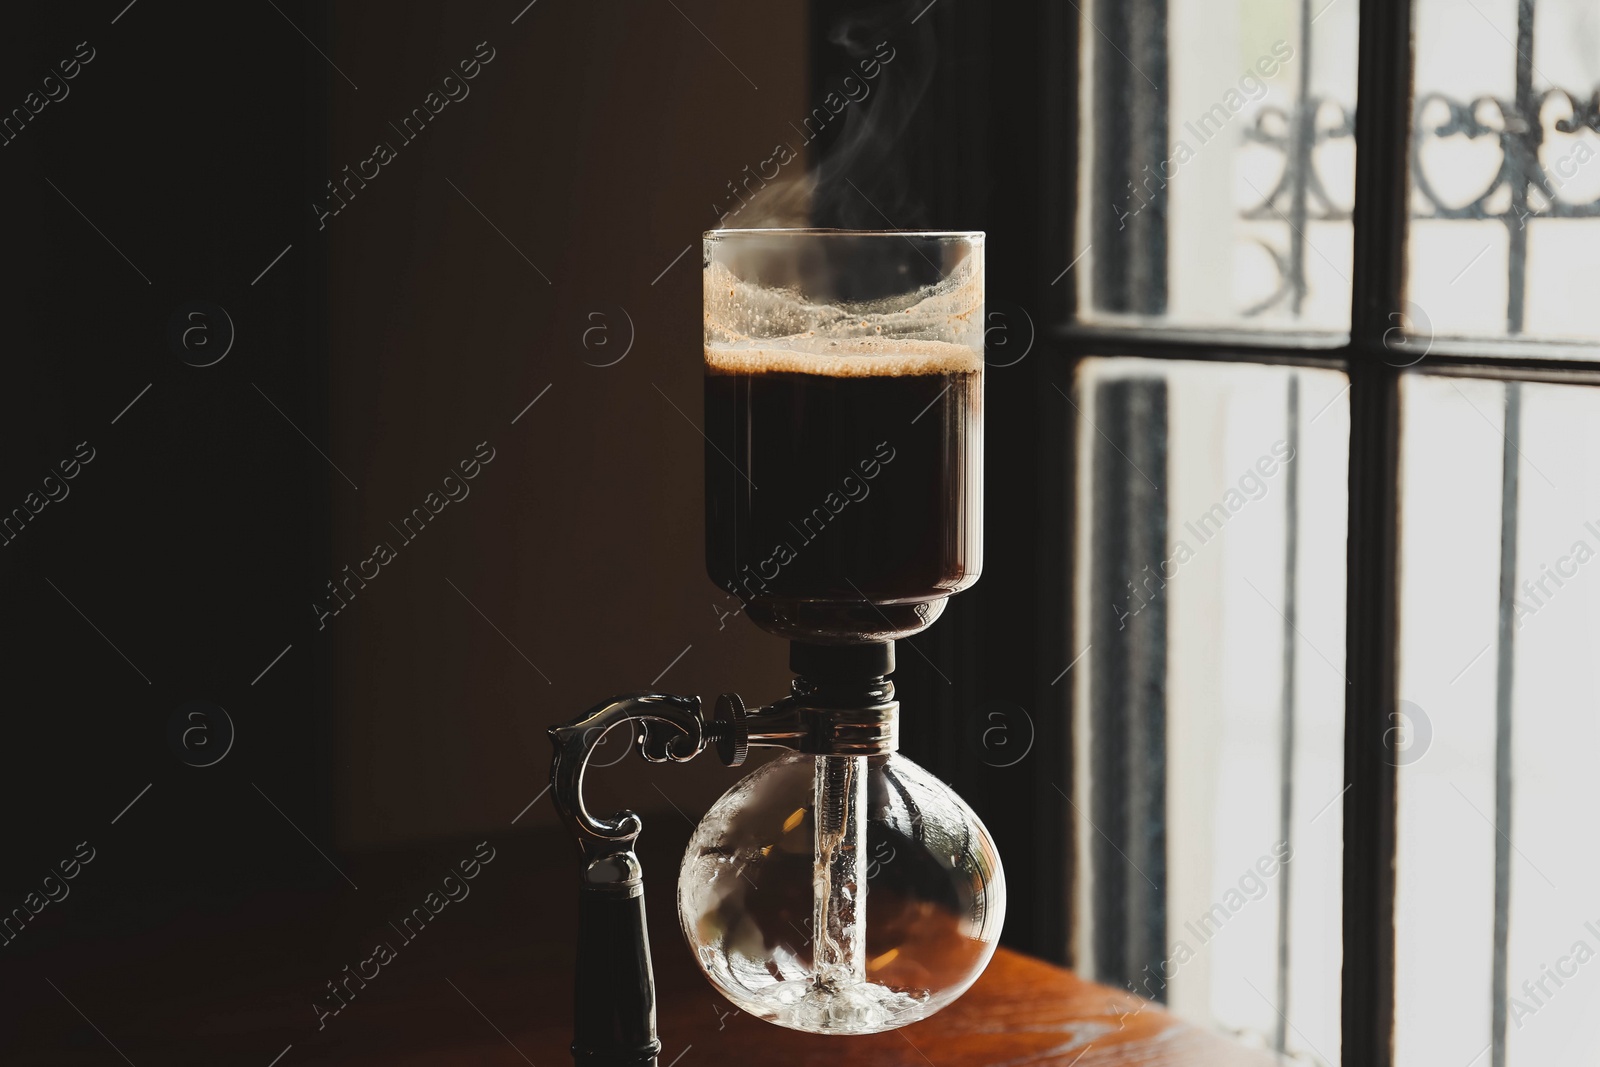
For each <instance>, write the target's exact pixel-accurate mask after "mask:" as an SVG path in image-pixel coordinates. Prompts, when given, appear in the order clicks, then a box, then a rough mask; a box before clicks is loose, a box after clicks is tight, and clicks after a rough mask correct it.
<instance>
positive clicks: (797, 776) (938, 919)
mask: <svg viewBox="0 0 1600 1067" xmlns="http://www.w3.org/2000/svg"><path fill="white" fill-rule="evenodd" d="M1005 899H1006V893H1005V876H1004V874H1003V873H1002V871H1001V868H1000V856H999V853H998V852H996V850H995V847H994V841H993V840H992V839H991V838H990V837H989V832H988V831H987V830H985V829H984V826H983V823H982V822H980V821H979V820H978V817H977V816H976V815H975V814H973V812H972V809H971V808H969V807H967V805H966V803H965V802H963V801H962V799H961V798H960V797H959V796H957V795H956V794H955V793H954V792H953V791H952V790H951V789H950V788H949V787H948V786H946V785H945V784H944V783H943V782H941V781H939V780H938V779H937V778H935V777H934V776H933V775H931V774H929V773H928V772H927V771H925V770H923V769H922V768H921V767H918V766H917V765H916V764H914V763H912V762H911V761H910V760H908V759H906V758H904V757H903V756H899V755H894V756H871V757H868V756H808V755H800V754H788V755H785V756H783V757H781V758H779V759H777V760H774V761H773V762H771V763H769V764H767V765H766V766H764V767H761V768H760V769H759V770H757V771H755V772H754V773H752V774H750V775H749V776H748V777H746V778H744V779H743V780H742V781H740V782H739V783H738V784H737V785H735V786H734V787H733V788H732V789H730V790H728V792H727V793H725V794H723V796H722V798H721V799H720V800H718V801H717V802H716V803H715V804H714V805H712V807H711V810H710V811H709V812H707V813H706V816H705V818H704V819H702V820H701V821H700V825H699V826H698V827H696V829H695V833H694V836H693V838H691V839H690V841H689V849H688V852H687V853H686V854H685V855H684V858H683V867H682V869H681V870H680V871H679V875H678V915H679V918H680V920H681V921H682V923H683V933H684V937H686V938H687V939H688V941H689V945H690V947H691V948H693V949H694V953H695V958H696V960H697V961H698V962H699V964H700V968H701V970H703V971H704V972H705V974H706V977H707V978H709V979H711V982H712V984H713V985H715V986H716V987H717V988H718V989H719V990H720V991H721V992H722V994H723V995H724V996H726V997H727V998H728V999H729V1000H731V1001H733V1003H734V1004H736V1005H737V1006H738V1007H739V1008H741V1009H742V1010H744V1011H748V1012H750V1013H751V1014H753V1015H756V1016H758V1017H760V1018H762V1019H766V1020H767V1021H769V1022H774V1023H777V1024H778V1025H780V1026H787V1027H789V1028H791V1029H794V1030H805V1031H809V1032H811V1033H819V1034H871V1033H877V1032H878V1031H880V1030H891V1029H894V1028H895V1027H898V1026H904V1025H906V1024H907V1023H912V1022H916V1021H917V1020H918V1019H924V1018H927V1017H928V1016H929V1015H932V1014H933V1013H934V1012H936V1011H938V1010H939V1009H940V1008H942V1007H944V1006H945V1005H946V1004H949V1003H950V1002H951V1001H953V1000H955V999H956V998H957V997H959V996H960V995H961V994H962V993H963V992H965V991H966V989H967V987H968V986H970V985H972V983H973V982H974V981H975V980H976V979H977V977H978V975H979V974H981V973H982V972H983V968H984V967H985V966H986V965H987V964H988V962H989V958H990V957H991V956H993V955H994V950H995V944H996V942H997V941H998V939H999V937H1000V928H1001V926H1002V924H1003V923H1004V921H1005Z"/></svg>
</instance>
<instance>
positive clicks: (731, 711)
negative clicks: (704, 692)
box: [711, 693, 750, 767]
mask: <svg viewBox="0 0 1600 1067" xmlns="http://www.w3.org/2000/svg"><path fill="white" fill-rule="evenodd" d="M711 733H712V736H713V737H714V738H715V739H716V742H717V758H718V759H719V760H721V761H722V765H723V766H725V767H738V766H740V765H741V764H743V763H744V761H745V757H746V756H748V755H750V726H749V724H748V723H746V722H745V710H744V700H743V698H741V697H740V696H739V694H738V693H723V694H722V695H721V696H719V697H717V706H716V710H715V711H713V712H712V729H711Z"/></svg>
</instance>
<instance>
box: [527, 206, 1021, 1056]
mask: <svg viewBox="0 0 1600 1067" xmlns="http://www.w3.org/2000/svg"><path fill="white" fill-rule="evenodd" d="M703 277H704V301H705V309H704V310H705V436H706V450H705V484H706V564H707V570H708V572H709V573H710V575H711V577H712V579H713V580H714V581H716V582H717V584H718V585H719V586H721V587H722V588H723V589H725V590H727V591H728V592H730V593H733V594H734V595H736V596H737V597H738V598H739V600H740V601H741V602H742V604H743V610H744V613H745V614H747V615H748V616H749V618H750V619H751V621H752V622H754V623H755V624H756V625H757V626H759V627H761V628H762V629H763V630H766V631H767V632H769V633H771V634H773V635H774V636H777V637H781V638H786V639H788V640H789V641H790V642H791V645H790V658H789V662H790V667H791V668H792V669H793V671H794V673H795V675H796V677H795V678H794V680H793V683H792V684H791V687H790V690H789V692H788V693H786V694H783V695H781V696H778V697H777V699H775V700H772V701H771V702H769V703H766V704H762V705H759V706H751V705H749V704H747V703H746V701H745V700H744V699H742V698H741V697H740V696H738V695H737V694H733V693H724V694H722V695H721V696H719V697H717V698H716V700H715V701H714V703H713V704H712V708H711V711H710V714H709V715H708V714H707V713H706V710H705V708H704V706H703V705H702V703H701V701H700V698H699V697H695V696H676V695H672V694H668V693H651V692H636V693H628V694H625V695H622V696H618V697H614V698H612V699H610V700H607V701H604V702H602V703H600V704H598V705H596V706H595V707H593V708H591V709H590V710H589V711H587V712H586V713H584V714H583V715H581V716H579V717H578V718H576V719H574V720H572V721H571V722H569V723H566V724H565V725H562V726H557V727H554V728H552V729H551V730H550V737H551V740H552V742H553V743H554V745H555V758H554V762H553V764H552V768H551V786H552V788H551V795H552V797H553V798H554V801H555V804H556V807H557V808H558V809H559V811H560V812H561V815H562V816H563V820H564V821H565V822H566V823H567V824H568V825H569V827H570V828H571V829H572V831H573V833H574V834H575V836H576V838H577V841H578V846H579V851H580V855H581V861H582V871H581V877H580V882H579V884H580V892H579V907H578V922H579V935H578V962H577V977H576V1010H575V1035H574V1041H573V1046H572V1049H573V1055H574V1058H575V1060H576V1061H577V1062H579V1063H585V1064H607V1065H611V1064H615V1065H624V1064H626V1065H636V1064H649V1065H654V1064H655V1063H656V1055H657V1053H658V1052H659V1050H660V1047H661V1045H660V1042H659V1040H657V1037H656V1028H655V992H654V980H653V977H652V973H651V965H650V949H649V943H648V939H647V935H646V928H645V913H644V889H643V880H642V871H641V869H640V864H639V860H638V857H637V856H636V855H635V854H634V851H633V845H634V841H635V839H636V838H637V837H638V835H639V832H640V830H641V821H640V819H639V816H638V815H637V814H635V813H634V812H631V811H622V812H617V813H614V814H596V813H593V812H591V811H589V810H588V809H587V808H586V807H585V805H584V801H583V777H584V768H585V765H586V763H587V761H588V759H589V756H590V754H591V753H592V752H593V750H594V748H595V747H596V746H597V745H598V744H599V743H600V740H601V738H602V736H604V735H605V733H606V732H607V731H608V730H612V729H617V730H627V731H630V732H631V734H632V739H633V744H634V746H635V747H637V749H638V751H639V754H640V755H642V756H643V757H644V758H645V759H646V760H650V761H652V762H664V761H673V762H683V761H686V760H689V759H692V758H694V757H695V756H697V755H699V754H700V753H701V752H703V751H705V750H706V749H708V748H714V749H715V750H716V754H717V756H718V758H719V759H720V760H721V761H722V762H723V763H724V764H725V765H727V766H729V767H738V766H739V765H741V764H742V763H743V762H744V761H745V759H746V756H747V755H748V754H749V752H750V750H751V749H752V748H758V747H766V748H774V749H779V750H781V755H780V756H779V757H778V758H776V759H774V760H772V761H770V762H768V763H766V764H764V765H763V766H761V767H760V768H759V769H757V770H756V771H755V772H753V773H752V774H750V775H748V776H747V777H745V778H744V779H743V780H741V781H739V782H738V783H736V784H735V785H734V786H733V788H732V789H730V790H729V791H728V792H727V793H726V794H724V795H723V797H722V798H721V799H720V800H718V801H717V802H716V804H714V805H713V806H712V808H711V810H710V811H708V812H707V813H706V815H705V817H704V818H703V819H702V820H701V822H700V824H699V826H698V827H697V828H696V830H695V832H694V835H693V837H692V838H691V840H690V842H689V847H688V850H687V852H686V854H685V856H684V859H683V865H682V868H681V870H680V872H679V879H678V911H679V917H680V919H681V921H682V927H683V934H684V937H685V939H686V940H687V941H688V944H689V947H690V949H691V950H692V951H693V953H694V955H695V959H696V960H697V962H698V963H699V965H700V968H701V970H702V971H703V972H704V973H705V975H706V977H707V978H708V979H710V981H711V983H712V985H714V986H715V987H716V988H717V989H718V991H720V992H721V993H722V994H723V995H724V996H725V997H727V998H728V999H729V1000H730V1001H732V1002H733V1003H734V1004H735V1005H736V1006H737V1007H738V1008H740V1009H741V1010H743V1011H746V1012H749V1013H751V1014H753V1015H756V1016H758V1017H760V1018H762V1019H765V1020H767V1021H769V1022H773V1023H777V1024H778V1025H781V1026H786V1027H790V1028H792V1029H796V1030H804V1031H809V1032H813V1033H823V1034H868V1033H876V1032H878V1031H882V1030H889V1029H893V1028H895V1027H899V1026H903V1025H905V1024H907V1023H911V1022H915V1021H917V1020H918V1019H922V1018H926V1017H927V1016H928V1015H931V1014H932V1013H933V1012H935V1011H938V1010H939V1009H940V1008H942V1007H944V1006H945V1005H946V1004H948V1003H950V1002H951V1001H953V1000H954V999H955V998H956V997H958V996H960V995H961V993H963V992H964V991H965V990H966V989H967V988H968V987H969V986H970V985H971V984H972V983H973V981H975V980H976V979H977V977H978V975H979V974H980V973H981V972H982V970H983V968H984V967H985V965H987V963H988V962H989V959H990V957H991V956H992V955H993V953H994V949H995V944H996V942H997V940H998V938H999V934H1000V928H1001V925H1002V923H1003V922H1004V918H1005V879H1004V875H1003V874H1002V871H1001V866H1000V858H999V856H998V854H997V853H996V850H995V847H994V842H993V841H992V840H991V839H990V837H989V834H988V832H987V831H986V830H985V829H984V826H983V824H982V823H981V822H980V821H979V820H978V817H977V816H976V815H974V814H973V812H972V810H971V809H970V808H969V807H967V805H966V804H965V803H964V802H963V801H962V800H961V798H960V797H959V796H957V795H956V794H955V793H954V792H953V791H951V789H950V788H949V787H948V786H946V785H945V784H944V783H943V782H941V781H940V780H939V779H937V778H935V777H934V776H933V775H931V774H929V773H928V772H927V771H924V770H923V769H921V768H920V767H918V766H916V765H915V764H913V763H912V762H911V761H910V760H908V759H906V758H905V757H903V756H900V755H898V754H897V752H896V749H897V747H898V744H897V742H898V736H899V730H900V704H899V701H897V700H896V699H895V688H894V683H893V682H892V681H891V675H892V674H893V672H894V665H895V651H894V642H895V641H896V640H897V639H899V638H902V637H907V636H909V635H911V634H915V633H917V632H919V631H921V630H923V629H925V628H926V627H927V626H929V625H931V624H932V623H933V622H934V621H935V620H936V619H937V618H938V617H939V615H940V613H941V612H942V611H943V609H944V605H945V601H946V599H947V598H948V597H949V596H950V595H951V594H952V593H955V592H958V591H960V590H961V589H964V588H966V587H967V586H969V585H971V584H972V583H973V582H975V581H976V580H977V578H978V574H979V571H980V569H981V565H982V499H983V497H982V458H983V417H982V416H983V234H981V233H937V232H909V231H908V232H901V231H893V232H889V231H870V232H861V231H843V230H723V231H713V232H711V233H708V234H706V235H705V239H704V256H703Z"/></svg>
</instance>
